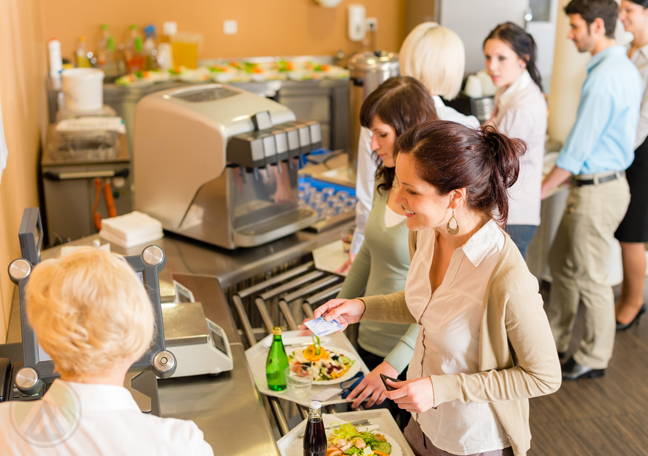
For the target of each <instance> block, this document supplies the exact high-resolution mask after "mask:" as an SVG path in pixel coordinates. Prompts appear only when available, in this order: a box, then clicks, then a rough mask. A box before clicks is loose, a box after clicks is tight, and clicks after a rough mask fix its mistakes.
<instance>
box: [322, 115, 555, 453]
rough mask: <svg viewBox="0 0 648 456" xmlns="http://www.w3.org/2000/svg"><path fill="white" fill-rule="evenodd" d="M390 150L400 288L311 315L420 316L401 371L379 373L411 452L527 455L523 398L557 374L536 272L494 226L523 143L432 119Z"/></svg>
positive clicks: (407, 319)
mask: <svg viewBox="0 0 648 456" xmlns="http://www.w3.org/2000/svg"><path fill="white" fill-rule="evenodd" d="M396 147H397V150H399V151H400V152H399V154H398V158H397V159H396V175H397V176H398V180H399V182H400V187H399V190H398V193H397V195H396V203H398V204H402V206H403V208H404V209H405V213H406V215H407V226H408V228H409V229H410V230H411V233H410V255H412V261H411V266H410V269H409V273H408V275H407V280H406V284H405V290H404V291H401V292H398V293H394V294H390V295H384V296H373V297H365V298H361V299H351V300H344V299H334V300H332V301H329V302H328V303H326V304H324V305H323V306H321V307H319V308H318V309H317V310H316V311H315V316H316V317H320V316H324V318H325V319H326V320H331V319H334V318H335V319H337V320H338V321H339V322H340V323H341V324H342V325H343V326H346V325H348V324H352V323H357V322H358V321H360V320H361V319H362V320H374V321H391V322H397V323H417V324H418V326H419V327H420V331H419V335H418V338H417V340H416V346H415V350H414V356H413V358H412V361H411V362H410V365H409V369H408V371H407V378H408V380H407V381H404V382H392V381H389V380H388V381H387V383H388V384H389V385H390V386H391V387H393V388H395V390H393V391H387V393H386V396H387V397H388V398H389V399H391V400H393V401H394V402H396V403H397V404H398V406H399V407H400V408H402V409H405V410H407V411H409V412H411V413H412V418H411V420H410V422H409V425H408V426H407V428H406V429H405V436H406V438H407V440H408V442H409V444H410V445H411V447H412V448H413V449H414V451H415V452H416V453H417V454H419V455H423V456H429V455H433V456H439V455H443V456H446V455H448V454H453V455H483V456H503V455H515V456H520V455H524V454H526V452H527V451H528V450H529V448H530V445H531V435H530V429H529V402H528V399H529V398H531V397H535V396H541V395H545V394H550V393H553V392H555V391H556V390H558V388H559V387H560V383H561V371H560V363H559V361H558V355H557V353H556V350H555V345H554V343H553V337H552V334H551V329H550V327H549V322H548V320H547V316H546V314H545V311H544V309H543V303H542V298H541V297H540V294H539V293H538V281H537V280H536V278H535V277H534V276H533V275H532V274H531V273H530V272H529V270H528V268H527V267H526V264H525V262H524V259H523V258H522V255H521V254H520V252H519V250H518V249H517V247H516V246H515V244H514V243H513V242H512V241H511V238H510V237H509V236H508V234H506V232H505V231H503V230H502V229H501V228H500V225H499V224H505V222H506V217H507V215H508V193H507V192H508V189H509V188H510V187H511V186H512V185H513V184H514V183H515V181H516V179H517V177H518V171H519V162H518V160H519V157H520V155H522V153H524V149H525V146H524V143H522V142H521V141H519V140H514V139H510V138H507V137H506V136H504V135H502V134H500V133H498V132H497V131H496V129H495V128H493V127H490V126H489V127H486V128H485V129H484V130H483V131H481V130H475V129H471V128H468V127H465V126H463V125H460V124H458V123H455V122H447V121H432V122H426V123H424V124H420V125H418V126H415V127H413V128H411V129H409V130H408V131H407V132H405V133H404V134H403V135H401V136H400V137H399V138H398V143H397V146H396ZM498 223H499V224H498Z"/></svg>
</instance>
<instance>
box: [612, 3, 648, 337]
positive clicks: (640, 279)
mask: <svg viewBox="0 0 648 456" xmlns="http://www.w3.org/2000/svg"><path fill="white" fill-rule="evenodd" d="M620 8H621V11H620V14H619V19H621V22H622V23H623V26H624V27H625V30H626V31H627V32H632V34H633V35H634V40H633V41H632V42H631V43H630V44H628V57H629V58H630V60H632V62H633V63H634V64H635V65H636V66H637V69H638V70H639V73H641V79H642V80H643V86H644V95H643V99H642V100H641V116H640V118H639V125H638V127H637V140H636V143H635V149H636V150H635V159H634V162H632V165H630V167H629V168H628V169H627V170H626V176H627V178H628V184H629V185H630V206H628V212H627V213H626V216H625V218H624V219H623V221H622V222H621V225H619V228H618V229H617V231H616V233H615V235H614V236H615V237H616V238H617V239H618V240H619V242H620V243H621V253H622V256H623V285H622V288H621V298H620V299H619V302H618V303H617V305H616V319H617V331H625V330H626V329H628V328H630V327H631V326H632V325H633V324H634V323H635V322H636V321H638V319H639V317H641V315H642V314H644V313H645V312H646V304H645V303H644V300H643V284H644V280H645V278H646V248H645V245H644V243H645V242H648V139H646V137H647V136H648V90H647V89H648V87H647V86H648V0H622V1H621V6H620Z"/></svg>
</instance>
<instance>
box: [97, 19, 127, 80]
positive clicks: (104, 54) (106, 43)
mask: <svg viewBox="0 0 648 456" xmlns="http://www.w3.org/2000/svg"><path fill="white" fill-rule="evenodd" d="M116 49H117V47H116V45H115V38H114V37H113V36H112V35H111V34H110V30H109V29H108V24H102V25H101V29H100V30H99V35H98V37H97V48H96V58H97V68H99V69H101V70H103V72H104V74H105V75H106V78H105V79H106V80H108V81H111V80H113V79H115V78H118V77H119V76H121V75H122V74H124V69H123V68H122V67H121V65H120V62H119V59H118V58H117V50H116Z"/></svg>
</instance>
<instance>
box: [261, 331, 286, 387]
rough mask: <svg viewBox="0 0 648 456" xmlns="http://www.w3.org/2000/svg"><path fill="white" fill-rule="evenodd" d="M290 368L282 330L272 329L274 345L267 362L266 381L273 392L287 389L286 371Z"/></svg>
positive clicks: (271, 347)
mask: <svg viewBox="0 0 648 456" xmlns="http://www.w3.org/2000/svg"><path fill="white" fill-rule="evenodd" d="M287 368H288V356H286V350H285V349H284V345H283V340H282V339H281V328H280V327H279V326H275V327H274V328H272V345H271V346H270V351H269V352H268V359H267V360H266V379H267V380H268V388H270V389H271V390H273V391H283V390H285V389H286V386H287V385H286V369H287Z"/></svg>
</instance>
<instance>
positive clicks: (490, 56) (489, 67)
mask: <svg viewBox="0 0 648 456" xmlns="http://www.w3.org/2000/svg"><path fill="white" fill-rule="evenodd" d="M484 58H485V60H486V71H488V74H489V76H490V77H491V79H492V80H493V84H494V85H495V87H508V86H510V85H511V84H513V83H514V82H515V81H516V80H517V78H519V77H520V75H521V74H522V73H523V72H524V71H525V70H526V62H525V61H524V60H523V59H521V58H520V57H519V56H518V55H517V54H516V53H515V51H514V50H513V48H511V46H510V45H509V44H508V43H506V42H504V41H502V40H498V39H496V38H493V39H490V40H487V41H486V43H485V44H484Z"/></svg>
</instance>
